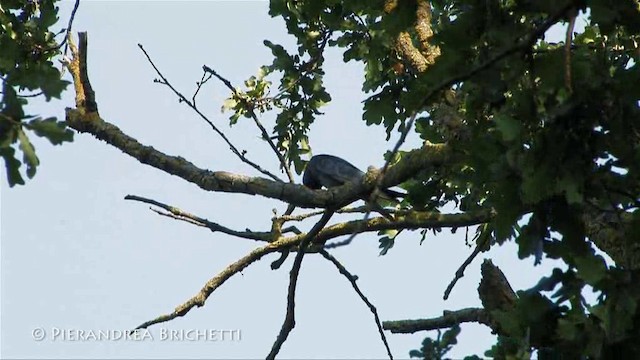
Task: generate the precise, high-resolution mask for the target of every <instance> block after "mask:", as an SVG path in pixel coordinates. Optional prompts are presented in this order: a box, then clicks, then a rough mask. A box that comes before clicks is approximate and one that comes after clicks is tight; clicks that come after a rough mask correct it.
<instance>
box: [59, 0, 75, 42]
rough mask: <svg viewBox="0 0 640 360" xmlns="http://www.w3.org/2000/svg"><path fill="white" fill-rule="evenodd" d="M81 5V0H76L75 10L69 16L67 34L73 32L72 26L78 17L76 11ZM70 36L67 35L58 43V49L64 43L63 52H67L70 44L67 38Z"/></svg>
mask: <svg viewBox="0 0 640 360" xmlns="http://www.w3.org/2000/svg"><path fill="white" fill-rule="evenodd" d="M79 6H80V0H76V2H75V4H73V10H71V16H70V17H69V23H68V24H67V35H68V34H71V27H72V26H73V20H74V19H75V18H76V11H78V7H79ZM68 38H69V36H65V37H64V39H63V40H62V42H61V43H60V45H58V47H57V48H58V49H60V47H62V45H63V44H64V51H63V52H62V53H63V54H66V53H67V50H68V49H69V48H68V44H67V39H68Z"/></svg>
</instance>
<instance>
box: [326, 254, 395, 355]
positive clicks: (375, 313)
mask: <svg viewBox="0 0 640 360" xmlns="http://www.w3.org/2000/svg"><path fill="white" fill-rule="evenodd" d="M319 253H320V255H322V256H323V257H324V258H325V259H327V260H329V261H330V262H331V263H332V264H333V265H335V267H336V268H337V269H338V271H339V272H340V274H342V275H344V277H345V278H347V280H349V282H350V283H351V286H352V287H353V290H355V292H356V293H357V294H358V296H360V299H362V301H363V302H364V303H365V304H366V305H367V307H368V308H369V310H370V311H371V313H372V314H373V319H374V321H375V323H376V326H377V327H378V333H379V334H380V339H382V343H383V344H384V347H385V349H386V350H387V355H388V356H389V359H393V355H392V354H391V349H390V348H389V343H388V342H387V337H386V336H385V335H384V330H383V328H382V324H381V323H380V317H379V316H378V310H377V309H376V307H375V306H373V304H372V303H371V301H369V299H368V298H367V297H366V296H364V294H363V293H362V291H360V287H358V284H356V280H358V277H357V276H355V275H352V274H351V273H350V272H349V271H348V270H347V269H346V268H345V267H344V265H342V264H341V263H340V261H338V259H336V258H335V257H334V256H333V255H331V254H329V253H328V252H327V250H324V249H321V250H320V251H319Z"/></svg>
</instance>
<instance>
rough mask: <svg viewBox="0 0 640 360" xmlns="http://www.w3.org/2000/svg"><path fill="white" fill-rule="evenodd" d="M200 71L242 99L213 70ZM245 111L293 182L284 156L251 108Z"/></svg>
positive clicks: (235, 90)
mask: <svg viewBox="0 0 640 360" xmlns="http://www.w3.org/2000/svg"><path fill="white" fill-rule="evenodd" d="M202 70H204V72H206V73H209V74H210V75H213V76H215V77H216V78H218V80H220V81H222V83H223V84H224V85H225V86H226V87H227V88H229V90H231V92H232V93H233V94H234V95H236V97H238V98H239V99H242V97H241V96H239V93H238V90H237V89H236V88H234V87H233V85H232V84H231V82H230V81H229V80H227V79H226V78H224V77H223V76H222V75H220V74H218V72H217V71H215V70H213V69H212V68H210V67H208V66H207V65H203V66H202ZM247 110H249V114H250V115H251V118H252V119H253V122H254V123H255V124H256V126H257V127H258V129H259V130H260V133H261V134H262V139H263V140H264V141H266V142H267V143H268V144H269V146H270V147H271V150H273V152H274V153H275V154H276V157H277V158H278V161H279V162H280V167H281V168H282V169H283V170H284V171H285V173H286V174H287V177H288V178H289V182H290V183H293V182H295V181H294V179H293V173H291V168H290V167H289V164H287V161H286V160H285V158H284V156H282V154H281V153H280V151H278V148H277V147H276V145H275V144H274V143H273V141H271V137H270V136H269V133H268V132H267V129H265V128H264V126H262V123H261V122H260V120H258V116H256V113H255V111H253V107H248V109H247Z"/></svg>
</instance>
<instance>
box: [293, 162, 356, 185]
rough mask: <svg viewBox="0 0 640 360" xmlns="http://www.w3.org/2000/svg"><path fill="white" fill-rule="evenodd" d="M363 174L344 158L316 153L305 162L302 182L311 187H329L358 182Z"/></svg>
mask: <svg viewBox="0 0 640 360" xmlns="http://www.w3.org/2000/svg"><path fill="white" fill-rule="evenodd" d="M363 176H364V172H362V171H361V170H360V169H358V168H357V167H355V166H353V165H352V164H351V163H349V162H348V161H346V160H343V159H341V158H339V157H337V156H333V155H316V156H314V157H312V158H311V160H309V163H308V164H307V168H306V169H305V173H304V177H303V183H304V184H305V185H306V186H308V187H310V188H312V189H318V188H320V187H322V186H324V187H327V188H330V187H333V186H340V185H343V184H346V183H347V182H358V181H360V180H361V179H362V177H363ZM314 186H315V187H314Z"/></svg>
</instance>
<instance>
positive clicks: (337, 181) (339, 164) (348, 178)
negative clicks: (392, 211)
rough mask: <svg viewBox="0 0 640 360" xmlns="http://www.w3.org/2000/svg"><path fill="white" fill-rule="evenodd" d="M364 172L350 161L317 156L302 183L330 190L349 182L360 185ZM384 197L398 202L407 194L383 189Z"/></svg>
mask: <svg viewBox="0 0 640 360" xmlns="http://www.w3.org/2000/svg"><path fill="white" fill-rule="evenodd" d="M363 177H364V172H363V171H362V170H360V169H358V168H357V167H355V166H353V165H351V163H349V162H348V161H346V160H344V159H341V158H339V157H337V156H333V155H316V156H314V157H312V158H311V160H309V163H308V164H307V168H306V169H305V170H304V175H303V177H302V183H303V184H304V185H305V186H306V187H308V188H310V189H314V190H317V189H320V188H322V187H325V188H330V187H334V186H340V185H344V184H346V183H348V182H352V183H358V182H360V181H362V178H363ZM380 191H381V193H382V194H383V197H384V198H385V199H387V200H395V201H397V198H398V197H402V196H404V195H405V194H402V193H399V192H397V191H393V190H389V189H381V190H380Z"/></svg>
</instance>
